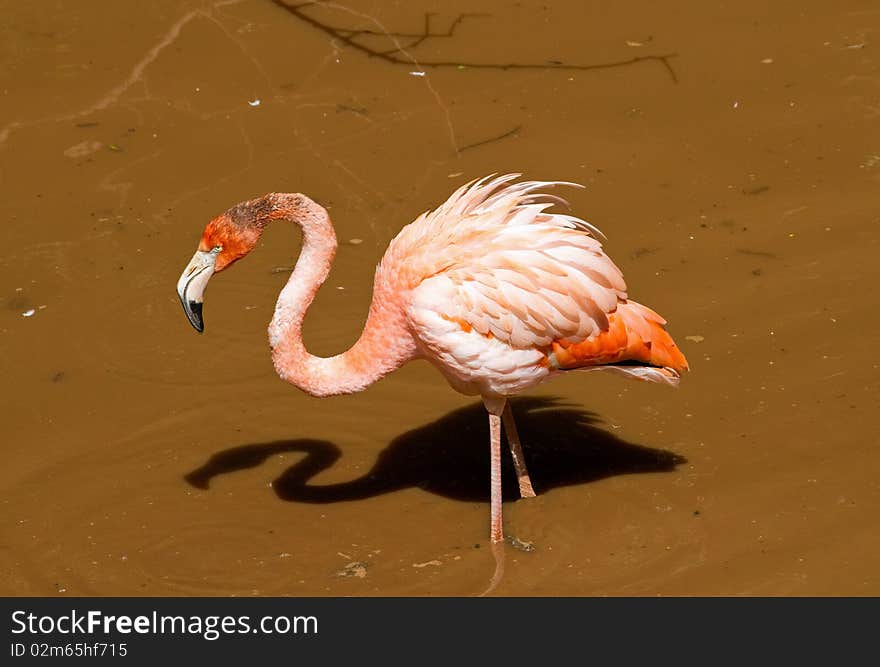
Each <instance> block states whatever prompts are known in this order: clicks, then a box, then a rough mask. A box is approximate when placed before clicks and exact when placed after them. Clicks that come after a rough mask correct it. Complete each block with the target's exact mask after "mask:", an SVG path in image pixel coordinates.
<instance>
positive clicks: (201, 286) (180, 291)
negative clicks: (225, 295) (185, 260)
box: [177, 250, 217, 333]
mask: <svg viewBox="0 0 880 667" xmlns="http://www.w3.org/2000/svg"><path fill="white" fill-rule="evenodd" d="M216 262H217V252H216V251H214V250H211V251H207V252H206V251H202V250H199V251H197V252H196V254H195V255H193V258H192V259H191V260H190V262H189V264H188V265H187V267H186V268H185V269H184V270H183V273H182V274H180V280H178V281H177V296H179V297H180V303H181V304H182V305H183V312H185V313H186V317H187V319H189V323H190V324H192V325H193V328H194V329H195V330H196V331H198V332H199V333H201V332H202V331H204V330H205V321H204V320H203V319H202V301H203V295H204V293H205V287H206V286H207V285H208V280H209V279H210V278H211V276H212V275H213V274H214V265H215V264H216Z"/></svg>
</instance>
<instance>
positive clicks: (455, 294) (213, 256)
mask: <svg viewBox="0 0 880 667" xmlns="http://www.w3.org/2000/svg"><path fill="white" fill-rule="evenodd" d="M519 176H520V174H506V175H502V176H494V175H493V176H487V177H485V178H482V179H480V180H476V181H471V182H470V183H468V184H466V185H463V186H462V187H460V188H458V189H457V190H456V191H455V192H453V193H452V195H451V196H450V197H449V199H447V200H446V202H445V203H443V204H442V205H441V206H440V207H439V208H437V209H435V210H434V211H430V212H425V213H423V214H422V215H420V216H419V217H418V218H417V219H416V220H415V221H414V222H412V223H411V224H409V225H407V226H405V227H404V228H403V229H402V230H401V231H400V233H399V234H398V235H397V237H396V238H395V239H394V240H393V241H391V243H390V245H389V246H388V249H387V250H386V252H385V255H384V256H383V258H382V260H381V262H380V263H379V266H378V267H377V269H376V274H375V279H374V284H373V300H372V303H371V304H370V310H369V314H368V316H367V321H366V324H365V326H364V329H363V332H362V333H361V335H360V338H359V339H358V340H357V342H356V343H355V344H354V345H353V346H352V347H351V348H350V349H349V350H347V351H345V352H343V353H341V354H338V355H336V356H333V357H329V358H321V357H316V356H313V355H311V354H309V353H308V352H307V351H306V348H305V345H304V344H303V340H302V325H303V318H304V316H305V313H306V310H307V309H308V307H309V305H310V304H311V303H312V300H313V299H314V297H315V294H316V293H317V291H318V289H319V288H320V286H321V284H322V283H323V282H324V280H325V279H326V278H327V275H328V273H329V272H330V265H331V263H332V261H333V257H334V255H335V252H336V247H337V243H336V235H335V233H334V231H333V225H332V224H331V222H330V217H329V215H328V214H327V211H326V210H325V209H324V208H323V207H322V206H320V205H319V204H317V203H315V202H314V201H312V200H311V199H309V197H307V196H306V195H303V194H299V193H294V194H286V193H270V194H267V195H264V196H262V197H259V198H257V199H252V200H250V201H245V202H242V203H240V204H237V205H235V206H233V207H232V208H230V209H229V210H227V211H226V212H225V213H222V214H221V215H219V216H217V217H216V218H214V219H213V220H211V221H210V222H209V223H208V225H207V226H206V227H205V230H204V232H203V233H202V237H201V241H200V243H199V247H198V250H197V251H196V253H195V255H194V256H193V258H192V260H191V261H190V262H189V264H188V265H187V267H186V269H184V271H183V274H182V275H181V276H180V280H179V281H178V283H177V293H178V296H179V297H180V301H181V303H182V304H183V309H184V311H185V313H186V316H187V317H188V319H189V321H190V323H191V324H192V326H193V327H194V328H195V329H196V330H197V331H199V332H202V331H203V330H204V320H203V317H202V303H203V296H204V292H205V287H206V285H207V284H208V280H209V279H210V277H211V276H212V275H213V274H215V273H219V272H220V271H223V270H224V269H226V268H228V267H229V266H231V265H232V264H233V263H234V262H236V261H237V260H239V259H241V258H242V257H244V256H245V255H247V254H248V253H249V252H251V250H253V248H254V246H255V245H256V243H257V241H258V240H259V238H260V235H261V234H262V232H263V230H264V229H265V227H266V225H268V224H269V223H270V222H272V221H275V220H286V221H288V222H293V223H295V224H297V225H299V226H300V227H301V229H302V234H303V244H302V251H301V252H300V256H299V259H298V261H297V263H296V267H295V268H294V271H293V273H292V275H291V276H290V279H289V280H288V281H287V284H286V285H285V286H284V288H283V289H282V290H281V293H280V295H279V297H278V301H277V303H276V304H275V313H274V315H273V317H272V321H271V323H270V324H269V345H270V347H271V350H272V360H273V363H274V366H275V370H276V371H277V373H278V375H279V376H280V377H281V378H282V379H283V380H285V381H287V382H290V383H291V384H293V385H295V386H297V387H299V388H300V389H302V390H303V391H305V392H306V393H308V394H311V395H312V396H332V395H336V394H350V393H354V392H359V391H362V390H364V389H366V388H367V387H368V386H369V385H371V384H373V383H374V382H376V381H377V380H379V379H380V378H382V377H384V376H385V375H387V374H389V373H391V372H392V371H394V370H395V369H397V368H400V367H401V366H402V365H403V364H405V363H407V362H409V361H412V360H414V359H425V360H427V361H429V362H431V363H432V364H433V365H434V366H436V367H437V369H438V370H439V371H440V373H441V374H442V375H443V376H444V377H445V378H446V380H447V381H448V382H449V384H450V385H451V386H452V387H453V388H454V389H456V390H457V391H459V392H461V393H463V394H466V395H472V396H480V397H481V398H482V400H483V404H484V405H485V407H486V411H487V412H488V417H489V452H490V464H491V465H490V488H491V508H490V539H491V541H492V543H493V545H494V544H497V543H500V542H501V541H503V539H504V535H503V530H502V517H501V431H502V425H503V428H504V430H505V432H506V434H507V442H508V446H509V448H510V451H511V455H512V457H513V462H514V468H515V470H516V474H517V478H518V482H519V491H520V496H521V497H523V498H528V497H533V496H534V495H535V491H534V487H533V486H532V483H531V478H530V476H529V472H528V468H527V467H526V462H525V459H524V457H523V452H522V445H521V443H520V439H519V435H518V434H517V430H516V423H515V421H514V417H513V412H512V411H511V408H510V404H509V403H508V399H509V398H510V397H511V396H514V395H516V394H519V393H521V392H524V391H526V390H528V389H530V388H531V387H534V386H535V385H537V384H539V383H541V382H543V381H545V380H548V379H550V378H553V377H555V376H558V375H561V374H563V373H567V372H571V371H574V370H581V371H587V370H588V371H606V372H613V373H618V374H622V375H625V376H628V377H631V378H636V379H640V380H646V381H649V382H655V383H660V384H666V385H671V386H675V385H677V384H678V381H679V378H680V375H681V373H682V372H683V371H685V370H687V368H688V364H687V360H686V359H685V357H684V355H683V354H682V353H681V352H680V351H679V349H678V347H677V346H676V345H675V343H674V342H673V340H672V338H671V336H670V335H669V334H668V333H667V332H666V329H665V328H664V325H665V324H666V321H665V320H664V319H663V318H662V317H660V315H658V314H657V313H655V312H654V311H653V310H651V309H650V308H648V307H646V306H643V305H641V304H639V303H636V302H635V301H630V300H629V299H628V298H627V292H626V284H625V282H624V279H623V275H622V273H621V272H620V269H618V268H617V266H616V265H615V264H614V262H613V261H612V260H611V258H610V257H608V255H607V254H605V252H604V250H603V249H602V245H601V243H600V242H599V240H598V238H597V237H598V236H601V232H599V230H598V229H596V228H595V227H594V226H593V225H591V224H589V223H587V222H585V221H583V220H581V219H579V218H576V217H573V216H571V215H565V214H561V213H556V212H550V211H548V209H550V208H551V207H553V206H554V204H556V203H566V202H565V200H562V199H561V198H559V197H556V196H554V195H548V194H546V193H543V192H542V190H543V189H545V188H550V187H552V186H554V185H572V186H576V185H577V184H574V183H567V182H565V181H520V182H515V181H516V179H517V178H518V177H519Z"/></svg>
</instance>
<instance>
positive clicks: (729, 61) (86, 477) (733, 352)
mask: <svg viewBox="0 0 880 667" xmlns="http://www.w3.org/2000/svg"><path fill="white" fill-rule="evenodd" d="M341 3H344V4H339V5H332V6H331V5H327V6H309V7H305V8H300V9H299V10H298V13H296V12H290V11H287V10H285V9H284V8H282V7H280V6H279V5H278V4H275V3H273V2H271V1H268V0H247V1H243V2H236V1H235V0H232V1H229V0H227V1H226V2H215V3H210V2H203V3H183V2H167V1H166V2H151V3H136V2H91V3H82V2H59V3H54V4H53V5H51V8H50V5H46V4H45V3H14V2H9V3H3V5H4V6H3V16H4V21H3V25H2V27H0V36H2V37H0V54H2V58H0V93H2V98H0V99H2V103H0V194H2V197H0V212H2V218H3V222H4V224H3V236H2V240H3V247H4V248H5V252H4V253H3V255H2V257H0V290H2V292H0V350H2V355H0V373H2V377H3V384H2V406H3V408H2V411H3V412H2V417H3V442H4V445H3V466H2V470H0V499H2V500H0V519H2V523H0V526H2V532H0V582H2V587H0V593H3V594H12V595H24V594H29V595H55V594H64V595H95V594H101V595H131V594H143V595H189V594H207V595H215V594H216V595H252V594H253V595H278V594H280V595H287V594H291V595H306V594H318V595H324V594H330V595H374V594H385V595H401V594H402V595H429V594H430V595H470V594H476V593H479V592H480V591H482V590H483V589H484V588H485V586H486V584H487V582H488V580H489V578H490V577H491V575H492V572H493V567H494V566H493V560H492V555H491V553H490V550H489V549H488V548H487V546H488V545H487V535H488V504H487V500H488V455H487V451H486V450H487V444H486V438H487V431H488V429H487V425H486V423H485V421H486V420H485V415H484V412H483V409H482V407H481V406H480V405H478V404H476V403H474V402H473V401H472V400H470V399H467V398H465V397H462V396H459V395H458V394H456V393H454V392H453V391H452V390H450V389H449V388H448V386H447V385H446V384H445V382H443V381H442V379H441V378H440V376H439V375H438V374H437V373H436V371H434V370H433V369H432V368H430V367H429V366H428V365H427V364H424V363H416V364H411V365H409V366H407V367H405V368H404V369H402V370H400V371H398V372H397V373H395V374H394V375H393V376H391V377H389V378H388V379H386V380H383V381H382V382H380V383H379V384H377V385H376V386H375V387H373V388H371V389H370V390H368V391H367V392H365V393H363V394H361V395H357V396H350V397H342V398H333V399H324V400H318V399H313V398H310V397H308V396H306V395H304V394H302V393H300V392H298V391H297V390H296V389H294V388H292V387H290V386H289V385H286V384H285V383H283V382H282V381H280V380H279V379H277V377H276V376H275V373H274V371H273V368H272V364H271V362H270V359H269V352H268V346H267V342H266V332H265V329H266V324H267V323H268V320H269V318H270V316H271V313H272V309H273V305H274V301H275V297H276V294H277V293H278V291H279V289H280V288H281V286H282V284H283V283H284V281H285V280H286V279H287V276H288V273H287V272H285V269H286V268H289V267H290V266H291V265H292V264H293V262H294V261H295V257H296V254H297V252H298V239H297V238H296V234H295V233H294V231H293V230H292V229H291V228H289V227H284V226H281V227H279V228H275V229H272V230H270V231H269V232H268V233H267V234H266V236H265V242H264V243H263V244H262V246H261V248H260V249H259V251H258V252H257V253H255V254H254V256H253V257H251V258H249V259H248V260H247V261H245V262H243V263H241V264H240V265H238V266H236V268H235V269H234V270H233V271H230V272H229V273H228V274H225V275H223V276H222V277H218V278H216V279H215V280H214V281H213V283H212V286H211V288H210V290H209V292H208V299H207V304H206V307H205V313H206V322H207V332H206V333H205V335H204V336H198V335H196V334H195V333H194V332H193V331H192V329H191V328H190V326H189V324H188V323H187V322H186V319H185V317H184V315H183V313H182V312H181V309H180V305H179V303H178V302H177V297H176V295H175V293H174V285H175V282H176V281H177V277H178V275H179V273H180V271H181V270H182V268H183V266H184V265H185V264H186V262H187V261H188V259H189V257H190V256H191V254H192V252H193V250H194V248H195V244H196V242H197V239H198V236H199V234H200V232H201V229H202V227H203V225H204V224H205V223H206V222H207V221H208V220H209V219H210V218H211V217H213V216H214V215H215V214H217V213H219V212H220V211H222V210H224V209H226V208H227V207H228V206H230V205H232V204H234V203H236V202H237V201H239V200H242V199H246V198H249V197H253V196H257V195H260V194H263V193H265V192H268V191H273V190H280V191H301V192H305V193H308V194H309V195H311V196H312V197H313V198H314V199H316V200H318V201H320V202H322V203H324V204H325V205H327V206H328V208H329V209H330V211H331V215H332V216H333V219H334V222H335V225H336V228H337V231H338V234H339V237H340V240H342V241H343V244H342V245H341V248H340V252H339V254H338V257H337V260H336V265H335V267H334V270H333V273H332V274H331V277H330V280H329V281H328V283H327V286H326V287H325V288H324V289H323V290H322V292H321V294H320V295H319V298H318V300H317V302H316V304H315V306H314V308H313V309H312V311H311V312H310V314H309V317H308V319H307V322H306V340H307V343H308V344H309V346H310V347H311V348H312V349H313V351H314V352H316V353H319V354H330V353H334V352H338V351H340V350H342V349H344V348H345V347H347V346H348V345H350V344H351V343H352V342H353V341H354V340H355V338H356V336H357V333H358V331H359V329H360V327H361V325H362V323H363V318H364V316H365V313H366V309H367V306H368V303H369V300H370V288H371V276H372V271H373V267H374V265H375V263H376V261H377V260H378V258H379V257H380V256H381V253H382V251H383V249H384V247H385V246H386V244H387V243H388V241H389V240H390V239H391V238H392V237H393V236H394V235H395V234H396V233H397V231H398V230H399V229H400V227H401V226H402V225H404V224H405V223H407V222H409V221H410V220H412V219H413V218H414V217H415V216H416V215H417V214H418V213H420V212H421V211H423V210H425V209H427V208H429V207H431V206H434V205H436V204H437V203H439V202H440V201H442V200H443V199H444V198H445V197H446V196H447V195H448V194H449V192H451V190H452V189H453V188H454V187H456V186H458V185H459V184H461V183H462V182H464V181H466V180H470V179H471V178H475V177H478V176H482V175H484V174H486V173H489V172H493V171H502V172H503V171H522V172H524V173H525V174H526V175H527V176H528V177H532V178H546V179H568V180H574V181H579V182H581V183H584V184H586V185H587V186H588V187H587V189H586V190H585V191H572V192H570V193H566V194H567V196H568V197H569V198H570V199H571V201H572V203H573V206H574V211H575V213H577V214H579V215H581V216H583V217H585V218H586V219H588V220H590V221H591V222H593V223H595V224H597V225H598V226H599V227H600V228H602V229H603V231H605V232H606V234H607V235H608V237H609V243H608V248H609V251H610V252H611V254H612V256H613V257H614V258H615V259H616V260H617V262H618V264H619V265H620V266H621V268H622V269H623V270H624V272H625V274H626V276H627V279H628V282H629V286H630V293H631V295H632V296H633V297H634V298H636V299H637V300H639V301H642V302H644V303H647V304H649V305H651V306H652V307H654V308H656V309H657V310H659V311H660V312H661V313H663V314H664V316H665V317H667V319H668V320H669V321H670V330H671V331H672V333H673V334H674V335H675V336H676V338H677V339H678V341H679V343H680V345H681V347H682V348H683V349H684V350H685V352H686V354H687V355H688V357H689V360H690V362H691V366H692V372H691V373H690V374H689V375H688V376H687V377H685V379H684V381H683V382H682V386H681V388H680V390H678V391H671V390H668V389H665V388H663V387H658V386H651V385H644V384H640V383H632V382H627V381H625V380H622V379H620V378H617V377H596V376H595V375H578V374H575V375H573V376H570V377H566V378H564V379H562V380H558V381H555V382H554V383H551V384H547V385H544V386H543V387H542V388H541V390H540V391H536V392H533V394H531V395H530V396H528V397H524V398H522V399H520V401H519V403H517V404H515V409H516V410H517V413H518V416H519V421H520V429H521V432H522V436H523V440H524V441H525V445H526V455H527V457H528V459H529V461H530V467H531V472H532V477H533V481H534V483H535V486H536V488H537V490H538V492H539V494H540V495H539V497H538V498H537V499H535V500H529V501H519V502H508V503H506V504H505V524H506V529H507V532H508V533H509V534H511V535H513V536H516V537H517V538H518V539H519V540H522V541H524V542H531V543H533V545H534V549H533V550H532V551H528V552H527V551H522V550H517V549H515V548H513V547H508V548H507V568H506V572H505V575H504V578H503V580H502V582H501V584H500V586H499V587H498V588H497V590H496V593H498V594H502V595H523V594H524V595H532V594H546V595H606V594H607V595H655V594H662V595H682V594H684V595H690V594H762V595H807V594H820V595H824V594H874V595H876V594H878V593H880V570H878V568H877V563H878V559H880V522H878V517H880V514H878V513H880V441H878V440H880V439H878V428H877V421H876V417H877V408H878V399H877V395H878V394H877V392H878V389H880V382H878V362H877V357H876V350H877V346H878V343H880V334H878V330H880V329H878V327H880V315H878V311H877V308H876V296H875V295H874V294H873V289H874V288H875V283H876V279H877V277H878V275H880V274H878V272H877V259H876V258H877V255H878V251H880V248H878V244H877V238H878V231H877V230H878V225H880V212H878V202H880V196H878V193H880V133H878V131H877V127H878V122H880V9H878V8H877V7H876V3H875V2H872V1H870V0H865V1H863V2H859V1H855V0H846V1H845V2H842V3H826V2H815V1H811V2H785V3H770V4H769V5H768V3H765V2H756V1H754V0H747V1H744V2H737V3H732V2H731V3H679V4H678V5H676V6H671V7H670V6H668V3H661V5H664V6H661V5H658V3H652V2H639V3H636V4H633V3H613V4H612V3H601V4H596V3H590V4H592V5H593V8H592V9H590V10H585V9H584V8H583V7H582V5H584V4H586V3H580V2H565V3H563V2H554V3H552V4H551V3H548V4H546V5H545V4H543V3H540V2H539V3H534V2H497V1H496V2H489V1H486V2H480V1H478V0H472V1H470V2H443V3H440V2H435V3H427V2H424V3H423V2H407V3H402V2H400V3H379V2H373V3H370V2H351V1H350V0H341ZM426 12H433V15H432V16H431V19H430V23H429V25H428V27H429V28H430V33H431V34H430V35H429V36H428V37H426V38H424V35H425V25H426V24H425V16H426ZM458 19H461V20H458ZM450 26H452V28H453V29H452V30H451V31H450ZM385 33H393V35H392V36H391V37H389V36H388V35H387V34H385ZM420 35H421V37H420ZM370 53H373V54H383V53H384V54H385V55H372V56H370V55H369V54H370ZM416 61H418V62H422V63H440V65H439V66H428V65H418V64H416ZM484 64H489V65H494V66H491V67H478V66H477V65H484ZM508 64H515V65H516V66H515V67H501V65H508ZM595 65H608V66H607V67H604V66H603V67H593V66H595ZM413 72H416V73H419V72H425V75H424V76H419V75H418V74H413ZM257 100H259V104H256V101H257ZM352 239H360V240H362V242H361V243H357V242H355V243H347V242H346V241H350V240H352ZM32 310H33V314H32V315H31V316H29V317H25V316H24V315H26V314H28V313H29V312H30V311H32ZM506 474H507V475H508V476H507V477H506V478H505V483H506V485H507V490H508V491H510V492H512V491H513V489H514V488H515V482H514V480H513V477H512V470H506ZM510 500H511V501H513V496H512V495H511V497H510Z"/></svg>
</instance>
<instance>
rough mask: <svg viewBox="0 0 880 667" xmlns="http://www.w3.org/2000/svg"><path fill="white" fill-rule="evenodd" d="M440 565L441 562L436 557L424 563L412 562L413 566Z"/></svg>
mask: <svg viewBox="0 0 880 667" xmlns="http://www.w3.org/2000/svg"><path fill="white" fill-rule="evenodd" d="M441 565H443V562H442V561H439V560H437V559H434V560H429V561H425V562H424V563H413V564H412V566H413V567H418V568H423V567H429V566H432V567H439V566H441Z"/></svg>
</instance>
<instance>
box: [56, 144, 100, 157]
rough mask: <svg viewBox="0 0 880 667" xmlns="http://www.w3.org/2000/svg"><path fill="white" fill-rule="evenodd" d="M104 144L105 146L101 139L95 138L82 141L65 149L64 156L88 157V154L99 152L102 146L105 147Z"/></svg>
mask: <svg viewBox="0 0 880 667" xmlns="http://www.w3.org/2000/svg"><path fill="white" fill-rule="evenodd" d="M103 146H104V144H102V143H101V142H100V141H94V140H91V141H90V140H86V141H81V142H79V143H78V144H75V145H74V146H71V147H70V148H68V149H67V150H65V151H64V157H70V158H81V157H86V156H87V155H91V154H92V153H96V152H98V151H99V150H101V148H103Z"/></svg>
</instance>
